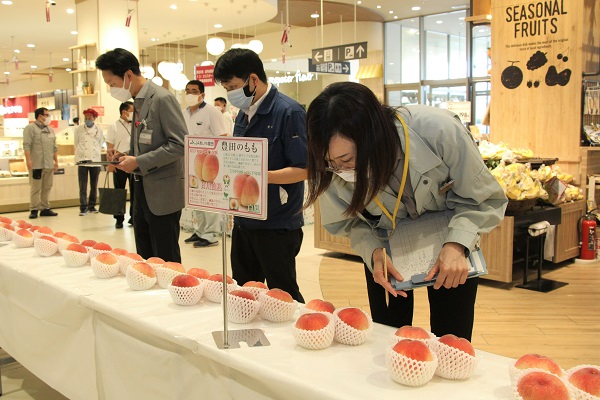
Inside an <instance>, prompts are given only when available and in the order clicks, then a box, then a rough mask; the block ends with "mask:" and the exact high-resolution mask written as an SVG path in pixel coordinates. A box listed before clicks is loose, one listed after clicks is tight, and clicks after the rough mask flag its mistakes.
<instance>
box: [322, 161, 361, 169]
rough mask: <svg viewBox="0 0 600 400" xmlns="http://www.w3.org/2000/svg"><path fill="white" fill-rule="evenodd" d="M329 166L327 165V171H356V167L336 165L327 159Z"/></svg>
mask: <svg viewBox="0 0 600 400" xmlns="http://www.w3.org/2000/svg"><path fill="white" fill-rule="evenodd" d="M325 162H326V163H327V166H326V167H325V171H327V172H342V171H354V167H344V165H343V164H342V165H335V164H333V165H332V164H331V162H330V161H328V160H325Z"/></svg>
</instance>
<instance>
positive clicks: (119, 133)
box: [106, 118, 131, 153]
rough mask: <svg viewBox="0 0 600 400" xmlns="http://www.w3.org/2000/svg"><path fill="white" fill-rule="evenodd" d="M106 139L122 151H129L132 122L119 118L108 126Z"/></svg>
mask: <svg viewBox="0 0 600 400" xmlns="http://www.w3.org/2000/svg"><path fill="white" fill-rule="evenodd" d="M106 141H107V142H108V143H110V144H112V145H113V146H114V147H115V149H116V150H117V151H118V152H120V153H127V152H128V151H129V148H130V141H131V122H127V121H125V120H124V119H123V118H119V119H118V120H116V121H115V122H114V123H112V124H110V125H109V126H108V132H107V134H106Z"/></svg>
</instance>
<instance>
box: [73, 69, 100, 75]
mask: <svg viewBox="0 0 600 400" xmlns="http://www.w3.org/2000/svg"><path fill="white" fill-rule="evenodd" d="M96 71H98V70H97V69H96V68H88V69H76V70H72V71H69V73H70V74H83V73H86V72H96Z"/></svg>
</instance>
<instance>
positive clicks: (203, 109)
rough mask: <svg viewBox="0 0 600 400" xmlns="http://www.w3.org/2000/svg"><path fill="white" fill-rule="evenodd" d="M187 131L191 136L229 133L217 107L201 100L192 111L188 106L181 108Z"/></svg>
mask: <svg viewBox="0 0 600 400" xmlns="http://www.w3.org/2000/svg"><path fill="white" fill-rule="evenodd" d="M183 117H184V119H185V124H186V125H187V129H188V133H189V134H190V135H192V136H221V135H225V134H229V133H230V132H229V131H228V129H227V126H226V124H225V120H224V119H223V116H222V115H221V111H219V109H217V107H215V106H213V105H211V104H208V103H206V102H202V104H200V107H198V108H197V109H196V110H195V111H194V112H193V113H192V112H191V110H190V107H188V108H186V109H185V110H183Z"/></svg>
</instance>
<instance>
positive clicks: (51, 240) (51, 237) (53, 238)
mask: <svg viewBox="0 0 600 400" xmlns="http://www.w3.org/2000/svg"><path fill="white" fill-rule="evenodd" d="M40 239H44V240H48V241H50V242H53V243H56V238H55V237H54V236H48V235H43V236H41V237H40Z"/></svg>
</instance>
